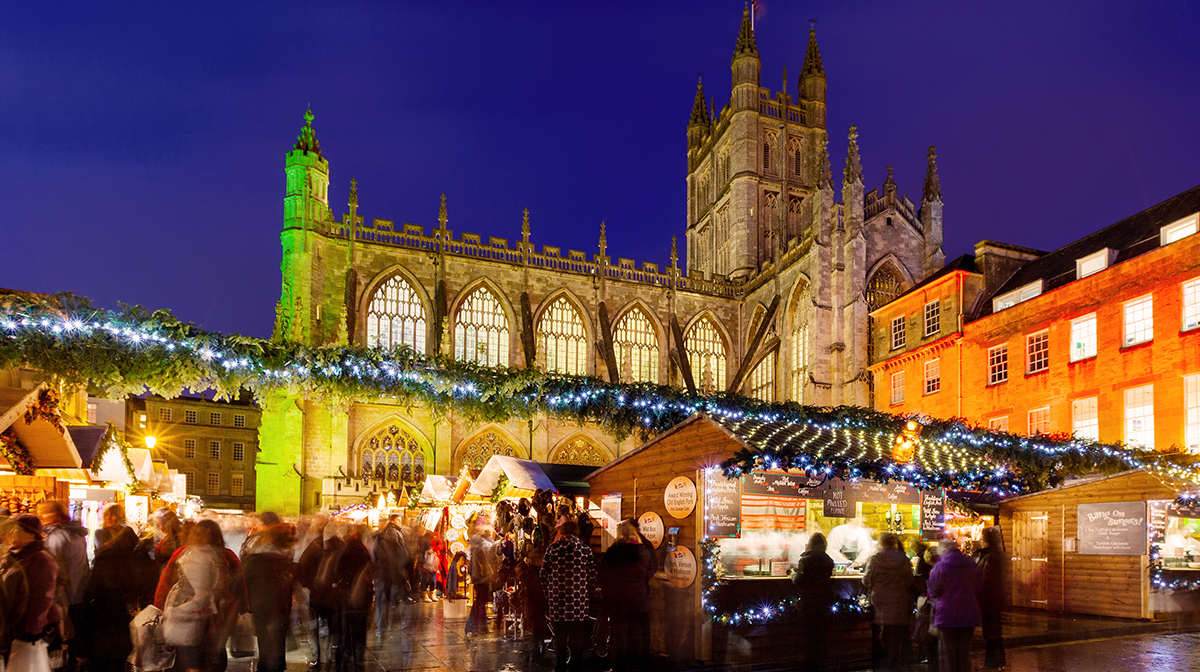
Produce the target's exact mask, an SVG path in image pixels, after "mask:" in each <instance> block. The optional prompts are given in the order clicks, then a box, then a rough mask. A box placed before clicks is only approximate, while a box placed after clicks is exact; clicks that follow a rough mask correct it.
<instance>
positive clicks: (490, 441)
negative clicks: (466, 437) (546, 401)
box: [454, 431, 521, 473]
mask: <svg viewBox="0 0 1200 672" xmlns="http://www.w3.org/2000/svg"><path fill="white" fill-rule="evenodd" d="M518 450H519V449H518V447H517V446H516V445H514V444H513V443H512V442H510V441H509V440H508V438H507V437H505V436H504V435H503V434H502V433H500V432H496V431H490V432H483V433H482V434H479V435H477V436H476V437H475V438H473V439H471V440H470V441H469V442H467V443H465V444H463V446H462V447H461V448H459V449H458V456H457V458H456V459H455V465H454V472H455V473H458V472H459V471H460V470H461V469H462V468H463V467H466V468H468V469H476V470H478V469H483V465H485V464H487V461H488V458H490V457H491V456H492V455H511V456H512V457H520V456H521V455H520V453H519V452H518Z"/></svg>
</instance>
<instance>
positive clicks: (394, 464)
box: [358, 423, 425, 490]
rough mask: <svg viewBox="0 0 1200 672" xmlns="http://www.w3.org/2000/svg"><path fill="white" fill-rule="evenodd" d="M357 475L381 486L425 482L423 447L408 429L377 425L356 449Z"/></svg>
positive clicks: (405, 485)
mask: <svg viewBox="0 0 1200 672" xmlns="http://www.w3.org/2000/svg"><path fill="white" fill-rule="evenodd" d="M358 459H359V462H358V476H359V478H361V479H362V481H363V483H364V484H367V485H370V484H372V483H374V484H376V485H379V486H380V487H381V488H383V489H387V490H393V489H398V488H412V487H420V486H421V484H422V483H424V482H425V450H424V449H423V448H422V447H421V443H420V442H419V441H418V440H417V437H416V436H415V435H414V434H413V433H412V432H410V431H409V430H408V429H406V428H404V427H402V426H400V425H399V424H398V423H393V424H390V425H387V426H384V427H381V428H379V429H378V430H377V431H376V432H375V433H373V434H372V435H371V436H370V437H369V438H368V439H367V440H366V442H365V443H364V444H363V446H362V447H361V448H360V449H359V458H358Z"/></svg>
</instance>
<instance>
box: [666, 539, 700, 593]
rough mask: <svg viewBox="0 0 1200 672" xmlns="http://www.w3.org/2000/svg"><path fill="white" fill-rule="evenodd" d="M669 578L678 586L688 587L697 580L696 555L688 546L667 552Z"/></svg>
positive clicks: (673, 584)
mask: <svg viewBox="0 0 1200 672" xmlns="http://www.w3.org/2000/svg"><path fill="white" fill-rule="evenodd" d="M666 571H667V580H668V581H670V582H671V585H672V586H675V587H676V588H687V587H688V586H690V585H692V583H693V582H694V581H695V580H696V556H695V555H693V554H692V551H691V549H689V548H688V547H687V546H676V547H675V548H674V550H672V551H670V552H669V553H667V566H666Z"/></svg>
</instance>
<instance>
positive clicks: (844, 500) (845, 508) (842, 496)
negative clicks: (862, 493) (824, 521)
mask: <svg viewBox="0 0 1200 672" xmlns="http://www.w3.org/2000/svg"><path fill="white" fill-rule="evenodd" d="M821 499H822V506H823V507H824V510H823V511H822V513H821V515H823V516H825V517H826V518H853V517H854V516H855V514H856V513H857V510H858V507H857V506H855V502H856V500H855V499H854V491H853V490H847V489H846V488H842V487H836V486H834V487H831V488H828V489H827V490H825V492H824V493H822V498H821Z"/></svg>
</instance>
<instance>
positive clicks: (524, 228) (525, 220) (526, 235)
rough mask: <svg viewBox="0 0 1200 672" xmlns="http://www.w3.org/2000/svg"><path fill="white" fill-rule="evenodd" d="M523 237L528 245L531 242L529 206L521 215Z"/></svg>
mask: <svg viewBox="0 0 1200 672" xmlns="http://www.w3.org/2000/svg"><path fill="white" fill-rule="evenodd" d="M521 238H522V239H523V241H524V242H525V244H526V245H528V244H529V208H525V212H524V213H523V215H522V217H521Z"/></svg>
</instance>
